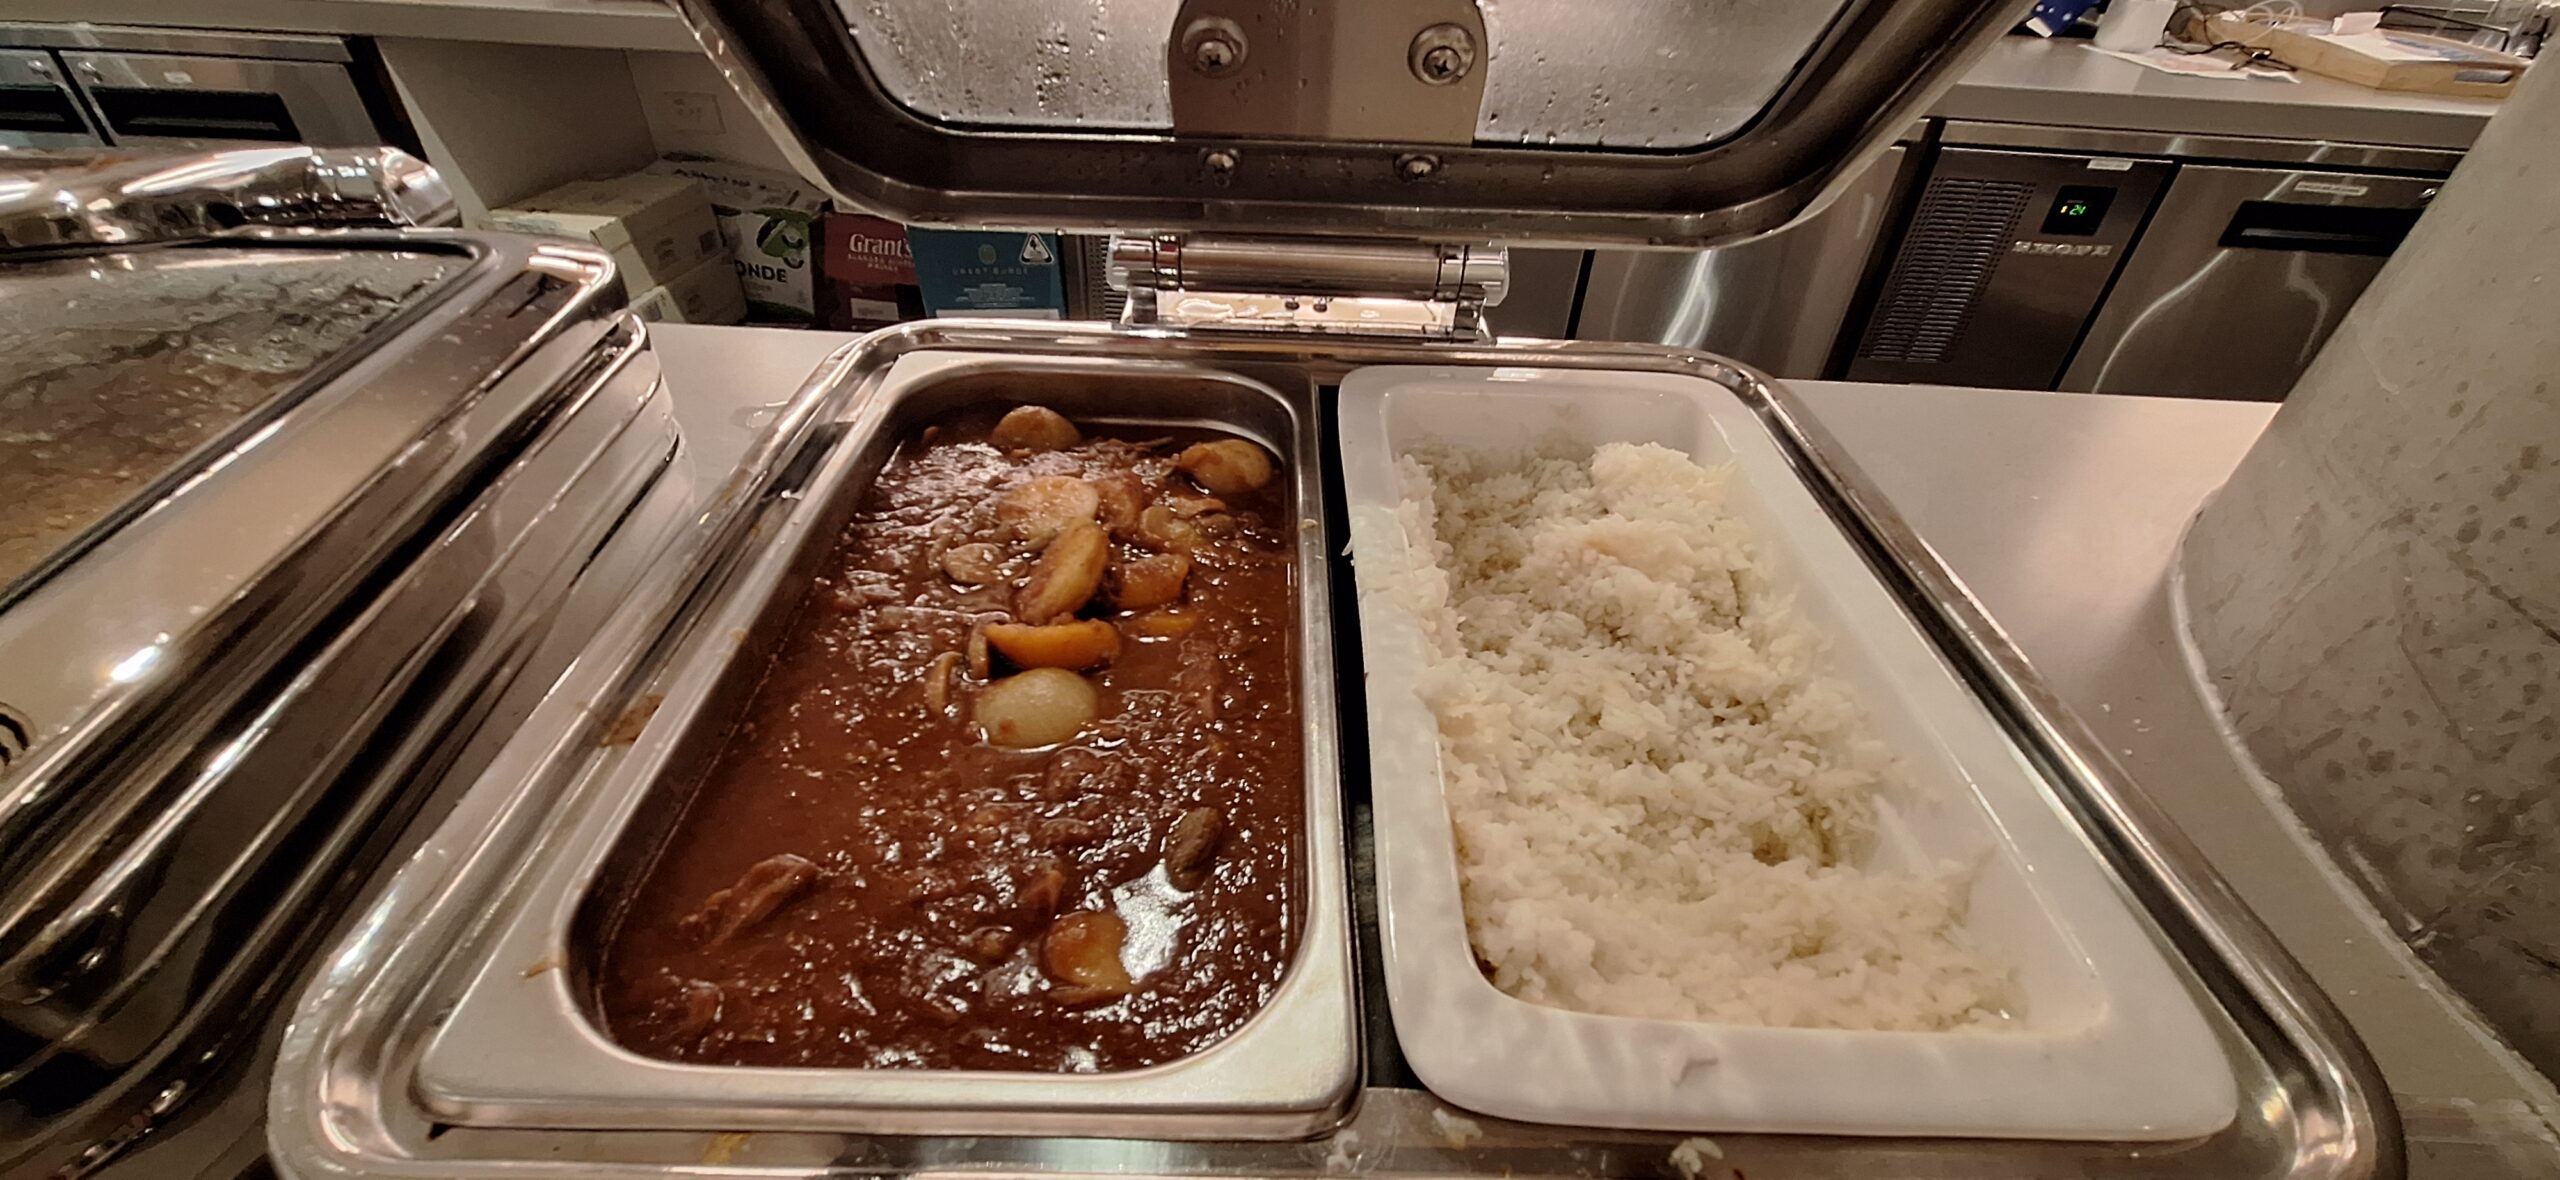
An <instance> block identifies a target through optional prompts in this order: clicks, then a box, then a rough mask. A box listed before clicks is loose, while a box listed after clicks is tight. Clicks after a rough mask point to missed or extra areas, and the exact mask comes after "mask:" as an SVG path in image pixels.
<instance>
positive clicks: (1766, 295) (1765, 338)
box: [1505, 144, 1911, 378]
mask: <svg viewBox="0 0 2560 1180" xmlns="http://www.w3.org/2000/svg"><path fill="white" fill-rule="evenodd" d="M1910 150H1911V149H1909V148H1908V147H1906V146H1904V145H1901V144H1896V145H1894V146H1893V147H1891V148H1888V149H1886V151H1885V153H1884V154H1883V155H1882V156H1880V157H1878V158H1877V160H1876V161H1875V163H1873V164H1871V165H1869V166H1868V168H1867V170H1866V171H1865V172H1863V173H1861V174H1860V175H1859V176H1858V177H1857V178H1856V179H1855V180H1853V181H1851V182H1850V183H1849V184H1848V186H1847V187H1845V188H1844V189H1843V190H1842V191H1841V193H1840V195H1839V196H1838V197H1837V198H1836V199H1834V200H1833V201H1832V203H1831V205H1830V206H1829V207H1828V208H1825V209H1822V210H1820V211H1819V212H1816V213H1815V214H1814V215H1813V216H1811V217H1808V218H1806V219H1805V220H1803V221H1799V222H1797V223H1795V224H1794V225H1791V226H1788V227H1787V228H1785V229H1782V230H1779V231H1778V232H1776V233H1773V234H1770V235H1768V236H1767V237H1763V238H1756V239H1754V240H1752V241H1748V242H1743V243H1741V244H1739V245H1733V246H1719V247H1717V248H1715V249H1712V250H1600V251H1596V252H1594V253H1593V255H1592V258H1591V276H1590V279H1589V281H1588V282H1587V283H1586V284H1585V285H1584V288H1583V296H1582V316H1581V320H1580V322H1579V324H1578V325H1577V326H1576V327H1575V329H1574V335H1575V336H1577V337H1580V338H1583V339H1586V340H1632V341H1641V342H1646V343H1652V344H1674V345H1679V346H1681V347H1684V348H1702V349H1705V350H1707V351H1709V352H1713V353H1717V354H1720V355H1723V356H1729V357H1732V358H1734V359H1735V360H1738V361H1741V362H1743V363H1745V364H1749V365H1754V366H1757V367H1759V368H1760V369H1763V370H1765V371H1767V372H1769V373H1772V374H1774V375H1776V376H1780V377H1803V378H1811V377H1821V376H1823V375H1824V369H1825V367H1826V366H1827V365H1828V364H1829V362H1830V359H1831V349H1832V342H1833V340H1834V339H1835V338H1836V337H1837V336H1838V335H1839V333H1840V325H1841V323H1842V321H1843V320H1845V319H1847V317H1848V314H1849V305H1850V303H1851V302H1852V300H1854V299H1855V298H1856V296H1857V288H1858V279H1859V276H1860V275H1861V274H1862V273H1863V272H1864V271H1865V269H1866V264H1867V256H1868V254H1869V252H1870V251H1871V250H1873V249H1874V248H1875V243H1876V238H1877V236H1878V235H1879V234H1880V233H1881V232H1882V231H1883V229H1884V226H1885V222H1886V215H1887V213H1888V212H1889V211H1890V210H1891V207H1892V203H1893V195H1894V192H1895V189H1896V187H1897V184H1896V182H1897V180H1898V179H1899V177H1900V175H1901V172H1902V169H1903V167H1904V164H1905V162H1906V161H1907V160H1908V159H1909V156H1910ZM1506 310H1507V309H1506ZM1505 330H1506V332H1507V331H1508V325H1507V324H1506V325H1505Z"/></svg>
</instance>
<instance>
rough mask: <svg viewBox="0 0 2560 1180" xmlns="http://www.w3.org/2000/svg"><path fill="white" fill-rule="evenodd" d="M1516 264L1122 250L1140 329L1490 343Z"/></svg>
mask: <svg viewBox="0 0 2560 1180" xmlns="http://www.w3.org/2000/svg"><path fill="white" fill-rule="evenodd" d="M1509 273H1510V258H1509V255H1508V254H1507V253H1506V252H1505V251H1503V250H1502V249H1501V248H1500V247H1495V246H1448V245H1434V244H1429V243H1415V242H1391V241H1359V240H1345V239H1340V238H1287V237H1226V236H1210V235H1189V236H1184V235H1178V234H1156V235H1147V236H1130V237H1119V238H1114V239H1112V242H1111V270H1110V283H1111V286H1112V287H1113V289H1115V290H1119V291H1123V292H1126V293H1127V294H1128V296H1129V305H1128V307H1127V309H1126V310H1124V311H1123V312H1122V313H1121V317H1120V322H1121V323H1122V324H1124V325H1127V326H1130V327H1165V328H1182V329H1227V330H1236V331H1257V332H1306V333H1316V334H1323V335H1353V336H1394V337H1404V338H1416V337H1419V338H1424V339H1444V340H1483V339H1488V338H1490V336H1491V333H1490V332H1489V331H1488V330H1487V328H1486V326H1485V320H1484V309H1485V308H1487V307H1491V306H1493V305H1495V304H1498V303H1500V302H1502V296H1503V293H1504V288H1505V286H1506V283H1507V278H1508V275H1509Z"/></svg>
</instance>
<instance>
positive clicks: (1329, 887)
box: [418, 354, 1357, 1138]
mask: <svg viewBox="0 0 2560 1180" xmlns="http://www.w3.org/2000/svg"><path fill="white" fill-rule="evenodd" d="M1025 402H1033V403H1038V404H1041V405H1046V406H1049V407H1051V408H1053V409H1056V410H1058V411H1060V412H1062V413H1065V414H1066V415H1068V416H1069V417H1071V418H1074V419H1076V420H1078V421H1103V422H1118V423H1125V424H1137V425H1143V426H1146V427H1160V426H1173V427H1191V426H1206V427H1214V428H1217V429H1220V430H1225V431H1228V432H1231V433H1234V434H1240V435H1243V436H1245V437H1247V438H1251V439H1253V440H1254V441H1256V442H1258V443H1260V444H1262V445H1264V446H1266V447H1268V448H1269V449H1270V450H1271V452H1272V453H1273V454H1275V455H1278V456H1280V457H1281V459H1282V464H1283V469H1284V470H1285V471H1286V472H1287V474H1288V476H1289V478H1290V480H1291V483H1292V486H1293V488H1294V496H1295V498H1294V513H1293V515H1294V517H1295V527H1290V526H1289V524H1288V522H1283V527H1285V528H1289V531H1290V532H1291V533H1292V535H1293V536H1294V537H1295V543H1296V552H1297V562H1296V571H1295V574H1294V577H1293V583H1294V585H1295V587H1296V588H1297V590H1298V599H1299V611H1298V623H1299V627H1298V635H1297V657H1298V664H1297V668H1296V673H1297V675H1296V680H1297V687H1298V692H1299V698H1300V710H1299V716H1300V724H1301V725H1302V727H1303V732H1304V750H1305V759H1304V773H1303V776H1302V777H1303V782H1302V783H1301V784H1298V786H1297V789H1298V790H1299V791H1300V792H1301V794H1302V797H1303V800H1304V804H1303V808H1302V812H1301V825H1300V830H1301V832H1302V833H1303V835H1302V839H1303V841H1304V845H1305V846H1304V847H1303V848H1302V849H1300V855H1299V856H1298V857H1297V863H1298V865H1299V866H1300V867H1299V870H1298V879H1297V881H1296V883H1295V885H1294V886H1293V889H1292V897H1293V910H1294V911H1295V912H1294V914H1293V923H1294V925H1295V926H1296V928H1297V930H1298V931H1299V942H1298V945H1297V948H1296V951H1295V956H1294V961H1293V962H1292V963H1290V964H1289V966H1288V969H1287V971H1286V972H1285V974H1284V975H1283V976H1282V978H1281V981H1280V983H1279V985H1278V988H1277V990H1276V991H1275V992H1274V993H1273V995H1272V996H1271V998H1270V1000H1269V1002H1268V1003H1267V1004H1266V1005H1265V1006H1264V1007H1263V1009H1262V1010H1261V1011H1260V1012H1259V1013H1257V1014H1256V1015H1255V1016H1254V1017H1252V1018H1251V1019H1249V1020H1248V1021H1247V1022H1246V1023H1245V1024H1244V1025H1243V1026H1242V1027H1241V1028H1240V1029H1238V1030H1237V1031H1236V1032H1235V1033H1233V1034H1232V1035H1230V1036H1228V1037H1226V1038H1225V1039H1223V1040H1220V1041H1218V1042H1217V1043H1215V1044H1213V1045H1211V1046H1209V1047H1208V1048H1206V1049H1203V1050H1201V1051H1199V1052H1197V1053H1194V1054H1191V1055H1190V1056H1188V1057H1184V1058H1180V1059H1177V1060H1174V1061H1169V1062H1165V1063H1162V1064H1158V1065H1154V1066H1149V1067H1146V1068H1142V1069H1134V1070H1125V1071H1116V1072H1109V1073H1095V1074H1049V1073H1036V1072H1019V1071H1003V1072H998V1071H965V1070H923V1069H878V1070H866V1069H819V1068H768V1067H747V1066H736V1065H717V1064H702V1063H688V1062H677V1061H668V1060H661V1059H656V1058H650V1057H645V1056H641V1055H639V1054H636V1053H633V1052H631V1051H629V1050H628V1049H625V1048H622V1047H621V1046H619V1045H616V1044H615V1043H614V1042H613V1041H612V1040H611V1038H610V1037H609V1036H608V1035H606V1033H605V1032H604V1031H603V1030H602V1029H601V1028H600V1027H599V1023H600V1022H599V1021H598V1020H597V1019H596V1016H595V1014H594V1012H593V1011H592V1010H591V1007H592V1001H591V999H590V993H591V991H592V987H591V971H590V968H591V966H592V964H593V960H594V958H595V952H596V951H597V950H599V949H600V946H601V943H602V941H603V940H604V938H605V930H606V926H607V923H608V922H609V920H610V916H609V913H608V911H609V910H610V909H611V907H612V905H613V904H614V902H615V899H616V898H618V897H619V896H621V895H622V894H624V893H625V892H626V891H627V889H628V887H629V886H630V885H631V884H632V883H633V882H634V881H635V880H636V878H637V877H638V875H639V874H640V873H641V872H643V871H645V869H646V868H647V865H648V862H649V860H650V857H651V854H652V853H653V852H654V851H655V850H656V849H657V848H658V847H660V846H661V845H662V844H663V842H664V840H665V838H666V835H667V833H668V830H669V828H670V826H671V825H672V824H673V823H675V822H677V817H679V816H680V815H682V814H683V812H684V810H685V804H686V801H687V800H688V798H689V797H690V795H691V792H692V791H693V790H694V789H695V788H696V787H697V786H698V785H699V782H700V778H701V772H702V769H703V767H704V766H705V765H707V763H708V762H709V760H710V758H711V756H712V755H713V754H714V753H716V751H717V748H718V746H719V744H720V742H721V741H722V740H723V738H724V737H725V736H726V735H727V733H728V732H729V730H730V728H731V725H732V720H733V718H734V717H735V716H736V715H737V712H738V710H739V709H740V708H741V707H742V706H743V705H744V703H745V701H746V698H747V696H748V694H749V693H751V692H752V691H753V690H754V688H755V686H756V684H757V682H758V681H759V680H760V678H761V676H762V673H763V669H764V668H765V666H766V664H767V662H768V661H769V659H770V657H771V655H772V653H773V649H774V646H775V641H776V640H777V638H778V632H780V631H781V630H782V628H783V626H784V624H786V623H787V622H788V621H789V619H790V618H791V616H792V614H793V612H794V609H795V608H796V607H797V606H798V604H799V601H800V598H801V596H802V594H803V592H804V589H805V587H807V586H808V585H809V583H810V576H811V575H812V574H813V573H814V572H815V563H816V562H818V561H819V560H821V559H823V558H824V557H825V556H826V555H827V554H828V552H829V551H830V550H831V549H832V547H833V544H834V542H835V539H836V537H837V536H838V534H839V533H840V532H841V530H842V529H843V527H844V525H845V523H846V521H847V519H848V518H849V517H850V516H851V515H852V513H853V511H854V509H855V508H856V506H857V505H858V503H859V501H860V500H861V498H862V495H863V493H864V492H865V491H866V490H867V489H868V488H869V486H870V484H871V481H872V479H873V478H874V477H875V476H876V475H877V474H878V473H879V471H880V469H881V467H882V466H883V465H884V464H885V463H886V462H887V461H888V459H889V457H890V455H891V454H892V452H893V450H894V449H895V448H896V447H897V446H898V445H899V443H900V442H901V440H905V439H910V438H913V437H914V436H915V434H916V432H917V431H918V430H919V429H920V428H921V427H922V426H923V425H924V424H926V423H928V422H933V421H940V420H944V419H947V418H948V417H949V416H950V415H952V414H954V413H957V412H961V411H965V410H969V409H974V408H979V407H986V406H993V405H1004V406H1011V405H1018V404H1022V403H1025ZM1315 440H1316V434H1315V422H1314V415H1313V411H1312V407H1311V406H1308V405H1306V404H1304V403H1303V402H1293V401H1291V400H1290V399H1289V398H1287V397H1285V396H1283V395H1282V394H1280V393H1279V392H1278V391H1276V390H1273V389H1272V388H1270V387H1269V386H1266V385H1263V384H1262V383H1260V382H1257V381H1252V380H1249V379H1246V378H1242V377H1238V376H1235V375H1233V374H1227V373H1219V372H1215V371H1212V370H1206V369H1200V368H1197V367H1191V366H1184V365H1176V364H1166V363H1155V364H1148V363H1138V364H1128V363H1110V362H1101V361H1092V360H1078V359H1053V360H1038V359H1023V358H1006V357H994V356H969V355H966V354H927V355H918V356H913V357H909V358H906V359H904V360H902V361H900V362H899V363H898V364H897V366H896V367H895V368H894V369H893V370H892V371H891V372H890V374H889V376H888V380H887V382H886V384H885V385H884V386H883V387H882V389H881V390H880V392H879V394H878V395H877V396H876V397H875V398H874V399H872V401H871V402H870V403H869V404H868V405H866V406H865V407H863V408H862V410H861V412H860V415H859V416H858V417H857V418H855V419H854V421H853V422H852V423H850V424H849V427H848V429H847V430H846V432H845V433H844V434H843V435H842V436H841V437H840V438H839V439H838V440H837V442H836V443H835V444H834V445H833V447H831V448H830V449H829V450H828V452H827V453H825V454H824V455H823V456H822V457H821V458H820V459H819V461H820V463H821V464H822V466H821V468H820V469H819V471H818V473H817V474H816V476H815V477H814V478H813V479H812V481H811V483H810V485H809V488H808V490H807V492H806V494H805V495H804V496H803V497H802V499H801V502H800V504H799V505H798V507H797V509H796V510H795V511H794V512H793V513H792V514H791V516H790V518H789V519H788V520H786V521H785V522H784V523H783V524H782V525H781V527H780V528H779V529H778V530H776V531H775V532H774V533H772V534H771V535H770V536H768V537H767V538H765V539H764V540H763V541H762V542H761V543H760V549H761V551H760V553H759V554H758V555H757V557H756V559H755V564H754V565H753V566H752V567H751V568H750V569H749V570H748V571H747V573H746V575H745V577H744V578H743V579H742V580H741V582H740V583H739V584H738V585H737V586H736V588H735V589H734V590H733V591H732V592H731V593H730V595H729V596H728V599H727V601H726V602H725V603H724V605H723V607H722V608H721V611H720V613H719V615H718V616H717V619H716V620H715V621H714V622H713V624H712V625H711V628H710V631H709V632H708V633H707V634H706V636H705V637H704V640H705V641H704V642H702V643H700V644H698V645H696V646H694V647H692V648H691V649H689V650H688V651H687V652H686V653H685V654H684V655H683V656H682V657H680V660H679V663H678V665H677V667H676V668H675V670H674V672H673V678H672V679H671V680H670V681H669V683H668V685H667V688H666V691H665V694H664V698H663V700H662V702H661V703H660V704H659V705H658V706H657V709H656V711H655V713H654V714H653V715H652V717H651V720H650V721H649V722H648V724H647V726H646V728H645V729H643V730H642V731H641V732H640V733H639V735H638V737H637V739H636V743H635V745H634V747H633V749H632V751H631V755H630V758H629V759H628V760H627V761H626V762H625V763H624V764H623V765H622V767H621V768H620V769H619V770H618V771H617V772H616V774H615V775H614V778H613V780H612V782H611V783H610V784H608V786H607V787H606V789H605V792H604V794H603V796H602V798H601V799H600V800H599V804H598V805H597V806H595V807H594V808H593V809H592V810H591V811H590V813H589V814H588V815H587V817H586V819H585V822H583V823H582V824H580V826H579V827H578V829H577V830H576V831H575V832H574V833H572V834H571V835H570V838H569V841H568V843H567V844H566V845H564V846H563V848H562V850H561V852H560V853H559V855H558V857H557V858H556V860H555V861H554V863H553V864H552V865H551V866H550V867H549V869H548V870H547V871H546V872H545V873H544V874H543V876H542V878H541V880H540V881H539V883H538V884H537V885H536V886H535V888H534V890H533V891H532V893H531V894H530V895H529V896H528V898H527V899H526V901H525V902H524V903H523V904H522V905H521V906H520V907H518V908H516V909H515V910H513V911H512V912H511V913H510V914H509V916H508V917H507V918H506V919H505V922H504V930H503V932H502V933H501V934H500V935H499V937H498V939H497V941H496V943H495V944H494V946H493V948H492V950H491V952H490V953H489V954H488V955H487V956H486V957H485V958H483V959H481V960H480V964H479V969H478V971H477V973H476V977H475V978H474V979H473V980H472V982H471V985H470V987H469V988H468V989H467V990H466V991H465V993H464V994H463V997H462V1001H461V1004H460V1006H459V1007H458V1008H457V1009H456V1010H455V1011H454V1012H453V1014H452V1015H451V1016H450V1017H449V1018H448V1019H447V1020H446V1021H445V1024H444V1027H443V1029H442V1030H441V1031H440V1032H439V1033H438V1034H437V1035H436V1037H435V1039H434V1041H433V1042H432V1043H431V1044H430V1045H429V1046H428V1047H427V1050H426V1056H425V1058H424V1060H423V1061H422V1062H421V1063H420V1067H419V1078H418V1090H419V1093H420V1094H421V1095H422V1097H423V1098H424V1099H425V1101H426V1103H427V1105H428V1107H429V1109H431V1110H433V1111H434V1112H435V1113H436V1114H438V1115H439V1116H440V1117H444V1118H447V1119H450V1120H453V1121H456V1122H469V1123H495V1124H515V1125H539V1126H608V1127H632V1126H645V1127H700V1128H708V1129H732V1128H748V1127H757V1128H795V1129H796V1128H820V1129H828V1130H867V1131H878V1132H896V1133H908V1134H914V1133H943V1134H984V1135H996V1134H1022V1133H1027V1132H1056V1133H1073V1134H1085V1135H1113V1136H1134V1135H1152V1136H1188V1137H1210V1138H1254V1137H1262V1138H1270V1137H1282V1138H1285V1137H1292V1136H1304V1135H1308V1134H1312V1133H1314V1132H1316V1131H1319V1130H1322V1129H1324V1128H1326V1127H1329V1126H1330V1125H1332V1124H1333V1123H1334V1122H1336V1121H1338V1120H1339V1119H1340V1117H1341V1115H1342V1113H1343V1112H1344V1110H1345V1109H1346V1108H1347V1106H1348V1103H1349V1100H1350V1097H1351V1094H1352V1090H1353V1087H1354V1084H1355V1078H1354V1075H1353V1070H1354V1067H1355V1064H1356V1060H1357V1049H1356V1031H1355V1022H1354V1019H1353V1011H1354V1007H1355V1005H1354V1001H1353V996H1352V976H1351V967H1350V949H1349V936H1348V929H1349V921H1350V919H1349V902H1348V900H1347V897H1346V893H1345V888H1344V871H1343V866H1342V847H1343V840H1342V828H1341V811H1340V806H1341V804H1340V800H1341V789H1340V783H1339V781H1338V778H1337V765H1338V762H1337V758H1336V755H1335V738H1334V733H1333V728H1334V724H1335V717H1336V710H1335V708H1334V704H1333V700H1332V695H1331V691H1330V689H1331V685H1332V683H1333V670H1332V656H1333V639H1332V633H1331V630H1330V626H1329V623H1328V619H1327V612H1328V607H1329V603H1328V601H1327V598H1326V595H1325V594H1324V593H1323V592H1322V588H1323V586H1324V585H1325V582H1324V578H1323V570H1324V561H1325V557H1324V550H1323V536H1322V528H1321V521H1322V519H1323V511H1322V503H1321V483H1322V481H1321V478H1320V476H1319V473H1318V470H1317V467H1316V464H1315V455H1316V453H1317V446H1316V441H1315Z"/></svg>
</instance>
